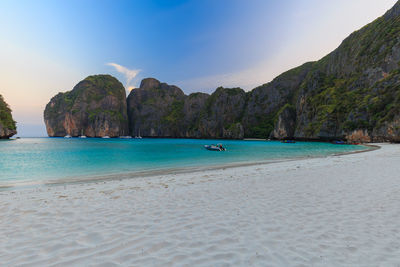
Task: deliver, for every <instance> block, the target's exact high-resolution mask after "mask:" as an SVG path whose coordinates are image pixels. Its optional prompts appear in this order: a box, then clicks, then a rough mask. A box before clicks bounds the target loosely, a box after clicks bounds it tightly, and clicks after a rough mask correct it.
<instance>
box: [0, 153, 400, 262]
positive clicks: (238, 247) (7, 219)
mask: <svg viewBox="0 0 400 267" xmlns="http://www.w3.org/2000/svg"><path fill="white" fill-rule="evenodd" d="M398 155H400V147H399V146H393V145H392V146H391V145H384V146H383V148H382V149H381V150H377V151H373V152H368V153H364V154H357V155H347V156H340V157H329V158H323V159H308V160H302V161H293V162H284V163H275V164H270V165H261V166H257V167H241V168H235V169H227V170H215V171H212V172H198V173H193V174H179V175H169V176H165V177H148V178H145V179H144V178H143V179H141V178H140V179H131V180H122V181H108V182H97V183H88V184H70V185H66V186H50V187H46V186H41V187H34V188H22V189H17V190H8V191H2V192H0V200H1V201H0V235H1V237H2V242H0V262H1V265H5V266H44V265H45V266H69V265H79V266H120V265H124V266H232V265H233V266H379V265H380V266H400V179H399V176H398V173H399V171H400V169H399V167H398V166H399V165H398V162H399V159H400V158H399V156H398Z"/></svg>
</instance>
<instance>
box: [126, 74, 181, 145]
mask: <svg viewBox="0 0 400 267" xmlns="http://www.w3.org/2000/svg"><path fill="white" fill-rule="evenodd" d="M127 102H128V104H127V105H128V117H129V130H130V132H131V134H132V135H139V133H140V135H141V136H150V137H180V135H181V134H180V131H181V127H182V123H183V116H184V113H183V108H184V104H185V103H184V102H185V94H184V93H183V92H182V90H181V89H180V88H178V87H176V86H174V85H168V84H166V83H160V82H159V81H158V80H156V79H153V78H147V79H144V80H143V81H142V82H141V84H140V88H137V89H133V90H132V91H131V93H130V94H129V96H128V99H127Z"/></svg>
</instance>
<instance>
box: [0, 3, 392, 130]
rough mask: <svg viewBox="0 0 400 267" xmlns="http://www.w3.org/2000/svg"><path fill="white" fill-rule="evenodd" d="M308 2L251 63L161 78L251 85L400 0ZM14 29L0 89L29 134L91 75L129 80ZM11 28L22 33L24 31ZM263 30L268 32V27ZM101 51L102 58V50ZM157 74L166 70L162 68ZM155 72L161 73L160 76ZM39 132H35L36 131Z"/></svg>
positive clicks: (2, 58)
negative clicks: (62, 95)
mask: <svg viewBox="0 0 400 267" xmlns="http://www.w3.org/2000/svg"><path fill="white" fill-rule="evenodd" d="M310 3H312V1H307V0H300V1H298V2H297V4H296V5H294V6H293V7H292V10H291V11H290V14H291V15H290V19H288V20H287V24H288V25H286V28H285V29H286V30H285V31H282V34H281V36H279V38H280V41H281V44H282V45H279V47H278V48H277V49H276V50H274V52H273V53H272V54H269V55H268V57H265V58H263V57H261V56H260V58H259V59H258V62H257V63H255V64H253V66H250V67H246V68H243V69H240V70H239V71H233V72H224V70H220V71H218V72H216V73H215V74H214V75H211V76H210V75H206V76H203V75H199V76H192V77H191V78H189V79H183V80H180V79H179V77H172V78H171V79H170V80H163V81H164V82H167V83H170V84H176V85H177V86H180V87H181V88H182V89H183V90H184V91H185V92H186V93H188V92H191V91H197V90H199V91H200V90H202V91H204V90H206V91H208V92H209V91H211V90H212V89H214V88H216V87H218V86H225V87H232V86H235V87H242V88H244V89H246V90H250V89H252V88H254V87H256V86H257V85H261V84H263V83H266V82H268V81H270V80H272V79H273V78H274V77H276V76H277V75H279V74H280V73H282V72H284V71H286V70H289V69H290V68H293V67H296V66H299V65H301V64H303V63H305V62H307V61H314V60H318V59H320V58H321V57H323V56H325V55H326V54H328V53H329V52H331V51H332V50H334V49H335V48H336V47H337V46H338V45H339V44H340V43H341V42H342V40H343V39H344V38H345V37H347V36H348V35H349V34H350V33H351V32H353V31H355V30H357V29H359V28H361V27H362V26H364V25H365V24H367V23H369V22H372V21H373V20H374V19H376V18H378V17H379V16H381V15H383V14H384V13H385V12H386V11H387V10H388V9H389V8H391V7H392V6H393V5H394V4H395V3H396V1H395V0H379V1H373V0H351V1H344V0H338V1H336V3H331V4H326V3H321V4H319V5H315V4H314V5H311V4H310ZM21 19H23V18H21ZM278 23H279V22H278ZM4 25H5V27H6V28H7V27H12V25H6V24H3V26H4ZM10 32H12V31H11V30H10V29H6V30H4V31H2V30H1V29H0V34H2V38H1V40H0V62H1V64H0V94H2V95H3V97H4V98H5V100H6V101H7V103H8V104H9V105H10V107H11V108H12V110H13V117H14V119H15V120H16V121H17V122H18V127H19V130H20V132H19V135H22V136H28V135H30V132H29V131H30V130H25V129H24V125H29V124H33V125H40V126H39V128H41V130H40V131H42V132H43V133H45V127H44V123H43V110H44V108H45V105H46V104H47V103H48V102H49V101H50V99H51V97H53V96H54V95H56V94H57V93H58V92H62V91H67V90H71V89H72V88H73V86H74V85H75V84H77V83H78V82H79V81H80V80H82V79H84V78H85V77H86V76H88V75H92V74H98V73H109V74H111V75H114V76H116V77H117V78H118V79H119V80H120V81H121V82H122V83H123V84H125V82H126V81H125V80H124V79H125V76H124V75H123V74H122V73H118V71H116V70H115V69H114V68H112V67H111V66H108V65H106V64H107V63H110V62H116V63H119V64H120V62H118V61H116V60H114V59H112V58H104V59H103V61H104V64H103V65H99V66H90V67H88V66H89V65H90V64H87V62H84V60H85V59H82V60H83V61H76V60H75V61H74V60H69V61H65V60H62V59H61V57H58V56H55V55H54V54H51V55H50V54H47V53H46V52H45V51H43V49H41V50H38V49H36V48H35V47H31V46H30V45H29V43H24V42H20V43H18V42H15V41H11V39H12V38H8V36H7V34H10ZM13 34H16V35H18V34H20V35H23V34H24V32H16V33H13ZM255 34H260V35H261V34H262V33H261V32H256V33H255ZM265 34H268V31H266V33H265ZM116 49H118V48H116ZM137 53H140V51H137ZM98 56H99V57H100V58H101V56H102V55H98ZM132 64H133V66H134V67H135V69H141V64H140V62H134V63H132ZM177 64H178V63H177ZM121 65H122V64H121ZM131 67H132V66H131ZM156 75H157V73H156ZM159 75H161V76H162V73H161V74H159ZM149 76H154V73H152V72H150V71H146V70H142V71H141V72H140V75H139V76H138V77H140V79H141V78H145V77H149ZM155 78H158V79H160V78H159V77H157V76H156V77H155ZM140 79H136V80H133V81H134V83H136V84H134V85H135V86H137V85H138V83H139V82H140ZM160 80H161V79H160ZM35 131H36V130H35ZM37 134H38V133H36V132H35V133H33V132H32V135H37ZM39 135H40V134H39Z"/></svg>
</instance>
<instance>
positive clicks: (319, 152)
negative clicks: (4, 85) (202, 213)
mask: <svg viewBox="0 0 400 267" xmlns="http://www.w3.org/2000/svg"><path fill="white" fill-rule="evenodd" d="M218 143H222V144H223V146H224V147H225V148H226V151H221V152H219V151H209V150H206V149H205V148H204V145H210V144H218ZM365 149H366V147H364V146H359V145H358V146H357V145H335V144H330V143H322V142H296V143H294V144H290V143H289V144H287V143H281V142H279V141H259V140H257V141H250V140H206V139H154V138H142V139H119V138H110V139H102V138H86V139H80V138H21V139H16V140H2V141H0V187H8V186H16V185H24V184H46V183H56V182H60V183H64V182H65V183H67V182H69V181H75V182H76V181H79V180H80V179H82V180H87V179H90V178H93V179H97V178H99V177H102V178H104V177H105V178H107V177H110V178H112V177H114V178H118V177H119V176H123V175H125V176H129V175H132V176H134V175H135V174H136V175H138V174H139V175H143V176H144V175H151V174H152V173H158V174H166V173H171V172H174V171H175V172H176V171H193V170H201V169H212V168H218V167H224V166H235V165H242V164H243V165H245V164H253V163H264V162H265V163H268V162H275V161H282V160H291V159H298V158H306V157H325V156H329V155H334V154H339V153H348V152H353V151H360V150H365Z"/></svg>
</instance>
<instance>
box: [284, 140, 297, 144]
mask: <svg viewBox="0 0 400 267" xmlns="http://www.w3.org/2000/svg"><path fill="white" fill-rule="evenodd" d="M281 142H282V143H285V144H294V143H296V141H294V140H282V141H281Z"/></svg>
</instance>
